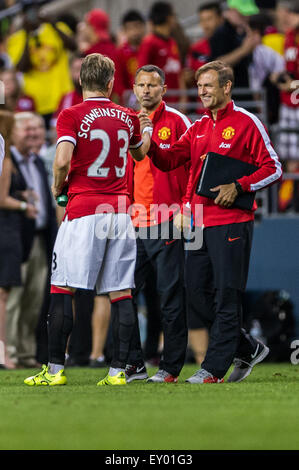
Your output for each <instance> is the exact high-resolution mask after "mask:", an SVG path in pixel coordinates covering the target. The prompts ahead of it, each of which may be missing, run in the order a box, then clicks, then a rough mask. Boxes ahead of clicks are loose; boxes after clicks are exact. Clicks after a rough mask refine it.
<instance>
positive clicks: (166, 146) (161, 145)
mask: <svg viewBox="0 0 299 470" xmlns="http://www.w3.org/2000/svg"><path fill="white" fill-rule="evenodd" d="M169 148H170V144H160V149H169Z"/></svg>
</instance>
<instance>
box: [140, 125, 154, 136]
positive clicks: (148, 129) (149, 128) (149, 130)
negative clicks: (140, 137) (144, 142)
mask: <svg viewBox="0 0 299 470" xmlns="http://www.w3.org/2000/svg"><path fill="white" fill-rule="evenodd" d="M144 132H148V133H149V135H150V137H151V136H152V135H153V128H152V127H150V126H146V127H145V128H144V129H143V131H142V134H144Z"/></svg>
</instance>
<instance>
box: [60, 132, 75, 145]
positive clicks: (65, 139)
mask: <svg viewBox="0 0 299 470" xmlns="http://www.w3.org/2000/svg"><path fill="white" fill-rule="evenodd" d="M64 141H67V142H71V143H72V144H74V146H75V147H76V145H77V141H76V139H74V137H72V136H71V135H64V136H62V137H59V139H58V140H57V142H56V147H57V145H58V144H60V142H64Z"/></svg>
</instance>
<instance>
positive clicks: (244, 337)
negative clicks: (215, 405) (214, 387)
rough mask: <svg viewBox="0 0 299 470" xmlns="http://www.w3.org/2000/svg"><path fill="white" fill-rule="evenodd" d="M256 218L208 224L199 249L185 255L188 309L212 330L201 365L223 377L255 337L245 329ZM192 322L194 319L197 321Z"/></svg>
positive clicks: (252, 347) (252, 346)
mask: <svg viewBox="0 0 299 470" xmlns="http://www.w3.org/2000/svg"><path fill="white" fill-rule="evenodd" d="M252 234H253V221H249V222H243V223H237V224H228V225H220V226H215V227H207V228H205V229H204V231H203V245H202V247H201V248H200V249H198V250H194V251H188V252H187V257H186V293H187V308H188V314H189V315H190V317H191V318H193V319H194V317H196V316H198V317H199V324H200V325H201V326H203V327H206V328H208V329H209V335H210V339H209V347H208V350H207V353H206V357H205V360H204V362H203V363H202V368H203V369H206V370H207V371H208V372H210V373H212V374H213V375H214V376H216V377H218V378H222V377H224V375H225V374H226V372H227V371H228V369H229V367H230V365H231V364H232V361H233V359H234V357H244V356H246V355H248V354H249V353H252V352H253V351H254V350H255V348H256V341H255V340H254V339H253V338H252V337H251V336H250V335H248V334H247V333H246V332H245V330H244V329H243V328H242V293H243V291H244V290H245V287H246V282H247V276H248V269H249V258H250V251H251V244H252ZM193 321H194V320H193Z"/></svg>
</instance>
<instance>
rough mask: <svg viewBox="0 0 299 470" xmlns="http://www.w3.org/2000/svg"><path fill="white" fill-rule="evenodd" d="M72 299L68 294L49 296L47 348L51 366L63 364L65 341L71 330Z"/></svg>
mask: <svg viewBox="0 0 299 470" xmlns="http://www.w3.org/2000/svg"><path fill="white" fill-rule="evenodd" d="M72 298H73V297H72V295H69V294H51V300H50V308H49V314H48V344H49V346H48V347H49V362H50V363H52V364H64V360H65V351H66V346H67V340H68V337H69V335H70V333H71V331H72V328H73V307H72Z"/></svg>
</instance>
